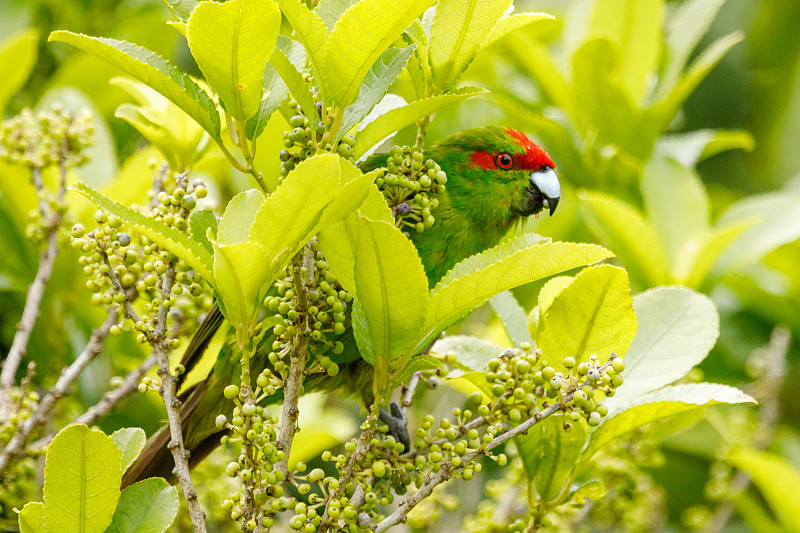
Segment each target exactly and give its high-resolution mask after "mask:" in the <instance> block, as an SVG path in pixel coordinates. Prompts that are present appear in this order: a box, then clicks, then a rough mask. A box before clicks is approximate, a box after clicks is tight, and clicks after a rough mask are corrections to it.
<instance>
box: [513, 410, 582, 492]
mask: <svg viewBox="0 0 800 533" xmlns="http://www.w3.org/2000/svg"><path fill="white" fill-rule="evenodd" d="M563 426H564V416H563V415H557V416H551V417H549V418H547V419H545V420H543V421H541V422H540V423H539V424H537V425H535V426H533V427H532V428H531V429H530V431H528V433H527V435H520V436H518V437H516V438H515V439H514V441H515V442H516V443H517V449H518V450H519V455H520V458H522V465H523V467H524V468H525V474H526V475H527V477H528V482H529V484H530V485H529V489H528V490H529V491H531V492H535V494H529V495H528V501H529V502H531V503H532V504H533V503H534V502H536V501H540V500H544V501H546V502H550V503H553V504H557V503H560V502H558V501H556V500H557V499H558V497H559V496H560V495H563V496H566V495H567V493H566V491H565V490H564V487H565V485H566V484H567V483H569V482H570V478H571V474H572V471H573V470H574V469H575V466H576V465H577V464H578V459H579V457H580V453H581V450H582V449H583V447H584V445H585V444H586V427H585V424H583V423H579V422H572V429H571V430H570V431H569V432H566V431H564V428H563Z"/></svg>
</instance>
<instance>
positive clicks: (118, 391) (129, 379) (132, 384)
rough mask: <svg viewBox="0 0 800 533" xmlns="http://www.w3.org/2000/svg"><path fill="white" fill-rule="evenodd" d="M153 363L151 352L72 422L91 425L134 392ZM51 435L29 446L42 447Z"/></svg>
mask: <svg viewBox="0 0 800 533" xmlns="http://www.w3.org/2000/svg"><path fill="white" fill-rule="evenodd" d="M155 365H156V354H155V353H151V354H150V355H149V356H148V357H147V359H145V360H144V361H142V363H141V364H140V365H139V366H138V367H136V368H134V369H133V370H131V371H130V372H128V374H127V375H126V376H125V379H124V380H123V381H122V383H121V384H120V385H119V386H118V387H115V388H113V389H111V390H110V391H108V392H106V393H105V394H104V395H103V397H102V398H101V399H100V401H99V402H97V403H96V404H94V405H93V406H92V407H90V408H89V409H87V410H86V412H84V413H83V414H82V415H80V416H79V417H78V418H76V419H75V420H73V421H72V423H73V424H86V425H87V426H91V425H92V424H94V423H95V422H97V421H98V420H100V419H101V418H103V417H104V416H106V415H107V414H108V413H110V412H111V410H112V409H114V407H115V406H116V405H117V404H118V403H119V402H121V401H122V400H124V399H125V398H127V397H128V396H129V395H130V394H132V393H133V392H136V390H137V388H138V386H139V382H140V381H141V380H142V377H144V375H145V374H147V373H148V372H149V371H150V370H151V369H152V368H153V367H154V366H155ZM53 437H55V434H50V435H47V436H45V437H42V438H40V439H39V440H37V441H35V442H34V443H33V444H32V445H31V446H30V447H31V448H32V449H34V450H39V449H42V448H44V447H46V446H47V445H48V444H50V441H51V440H53Z"/></svg>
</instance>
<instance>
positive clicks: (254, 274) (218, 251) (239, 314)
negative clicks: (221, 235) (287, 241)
mask: <svg viewBox="0 0 800 533" xmlns="http://www.w3.org/2000/svg"><path fill="white" fill-rule="evenodd" d="M211 244H212V245H213V246H214V288H215V289H216V290H217V292H218V293H219V295H220V296H221V297H222V300H223V303H224V306H223V308H224V309H225V313H226V314H225V318H227V319H228V320H229V321H230V322H231V323H232V324H233V325H234V326H235V327H236V328H237V330H239V329H240V328H241V327H243V326H245V325H247V324H250V323H251V322H252V321H254V320H255V319H256V311H257V310H258V301H259V299H260V298H259V297H260V296H261V293H262V292H264V289H265V288H266V285H268V284H270V283H271V282H272V281H274V277H275V274H276V272H274V270H271V269H269V268H268V265H270V263H271V262H272V261H271V259H272V257H270V256H269V255H267V253H266V252H265V251H264V248H263V247H262V246H260V245H259V244H258V243H255V242H240V243H236V244H229V245H221V244H219V243H217V242H215V241H211Z"/></svg>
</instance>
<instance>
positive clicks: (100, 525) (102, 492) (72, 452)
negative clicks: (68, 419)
mask: <svg viewBox="0 0 800 533" xmlns="http://www.w3.org/2000/svg"><path fill="white" fill-rule="evenodd" d="M120 465H121V461H120V451H119V448H117V446H116V445H115V444H114V441H113V440H111V438H110V437H109V436H108V435H106V434H104V433H103V432H102V431H97V430H90V429H89V428H88V427H86V426H84V425H82V424H76V425H73V426H68V427H67V428H66V429H64V430H62V431H61V432H60V433H59V434H58V435H56V436H55V438H54V439H53V442H51V443H50V446H48V447H47V459H46V460H45V466H44V489H43V494H44V516H45V521H44V523H45V527H46V528H47V531H81V532H83V533H103V532H104V531H105V529H106V528H107V527H108V525H109V524H110V523H111V517H112V516H113V515H114V510H115V509H116V507H117V501H118V500H119V495H120V490H119V485H120V482H121V481H122V469H121V468H120Z"/></svg>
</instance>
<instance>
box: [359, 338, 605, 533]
mask: <svg viewBox="0 0 800 533" xmlns="http://www.w3.org/2000/svg"><path fill="white" fill-rule="evenodd" d="M615 358H616V356H615V355H614V354H611V356H610V357H609V358H608V361H607V362H606V363H604V364H603V365H602V366H601V367H600V368H599V369H598V370H599V371H600V372H601V373H602V372H603V371H605V369H607V368H608V367H609V366H611V362H612V361H613V360H614V359H615ZM587 383H588V382H586V381H584V382H583V383H581V384H580V385H579V386H577V387H576V388H575V390H574V391H572V392H569V393H568V394H565V395H564V397H563V398H562V399H561V400H558V401H557V402H555V403H553V404H551V405H550V406H549V407H547V408H546V409H544V410H542V411H540V412H538V413H536V414H535V415H533V416H532V417H531V418H529V419H528V420H526V421H525V422H523V423H522V424H520V425H518V426H517V427H515V428H512V429H510V430H508V431H506V432H505V433H502V434H501V435H498V436H497V437H495V438H494V439H492V440H491V441H490V442H489V443H488V444H486V447H485V448H482V449H480V450H475V451H472V452H469V453H466V454H464V455H463V456H462V461H461V464H462V465H464V464H467V463H468V462H469V461H472V460H473V459H475V458H476V457H478V456H479V455H483V454H486V453H487V452H490V451H492V450H493V449H495V448H497V447H498V446H500V445H501V444H503V443H505V442H507V441H509V440H511V439H513V438H514V437H516V436H518V435H522V434H523V433H527V432H528V431H529V430H530V429H531V428H532V427H533V426H535V425H536V424H538V423H539V422H541V421H542V420H544V419H545V418H547V417H549V416H552V415H553V414H555V413H557V412H558V411H560V410H561V409H562V408H563V407H564V405H566V404H567V403H569V402H570V401H572V397H573V396H574V395H575V393H576V392H577V391H579V390H581V389H582V388H583V387H584V386H586V385H587ZM453 470H454V467H452V466H451V464H450V463H449V462H445V463H444V464H442V468H441V470H439V471H438V472H437V473H435V474H434V475H433V476H431V477H429V478H428V479H427V480H425V482H424V483H423V484H422V486H421V487H420V488H419V489H417V491H416V492H415V493H414V494H412V495H411V496H409V497H408V498H406V499H405V500H404V501H403V502H402V503H401V504H400V505H399V506H398V508H397V509H396V510H395V511H394V512H393V513H392V514H390V515H389V516H387V517H386V518H384V519H383V520H381V521H380V522H379V523H378V524H377V525H376V526H375V528H373V531H374V532H375V533H381V532H383V531H386V530H388V529H389V528H391V527H394V526H396V525H397V524H400V523H405V522H406V521H407V520H408V513H409V512H410V511H411V510H412V509H413V508H414V507H416V506H417V504H418V503H419V502H421V501H422V500H424V499H425V498H427V497H428V496H430V494H431V492H433V489H435V488H436V487H437V486H438V485H439V484H441V483H443V482H445V481H447V480H448V479H450V477H451V476H452V474H453Z"/></svg>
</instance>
